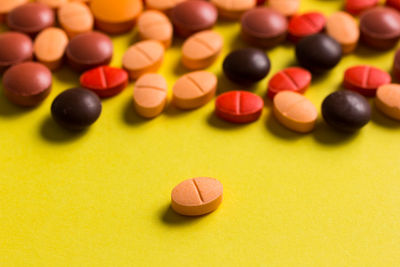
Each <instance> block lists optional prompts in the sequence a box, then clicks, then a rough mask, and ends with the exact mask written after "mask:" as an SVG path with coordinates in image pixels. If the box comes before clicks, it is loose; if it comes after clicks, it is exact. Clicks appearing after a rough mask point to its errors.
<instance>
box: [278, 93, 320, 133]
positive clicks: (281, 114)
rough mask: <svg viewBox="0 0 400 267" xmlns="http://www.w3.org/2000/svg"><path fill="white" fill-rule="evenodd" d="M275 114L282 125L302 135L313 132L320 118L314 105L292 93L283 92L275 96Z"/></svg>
mask: <svg viewBox="0 0 400 267" xmlns="http://www.w3.org/2000/svg"><path fill="white" fill-rule="evenodd" d="M273 112H274V115H275V117H276V118H277V120H278V121H279V122H280V123H281V124H282V125H284V126H286V127H287V128H288V129H290V130H293V131H296V132H300V133H307V132H310V131H312V130H313V129H314V126H315V122H316V121H317V117H318V111H317V109H316V107H315V106H314V105H313V103H311V101H309V100H308V99H307V98H305V97H304V96H303V95H301V94H299V93H296V92H292V91H282V92H280V93H278V94H277V95H276V96H275V98H274V108H273Z"/></svg>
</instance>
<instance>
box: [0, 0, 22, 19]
mask: <svg viewBox="0 0 400 267" xmlns="http://www.w3.org/2000/svg"><path fill="white" fill-rule="evenodd" d="M28 2H29V0H1V5H0V23H2V22H3V21H4V20H5V16H6V15H7V14H8V13H9V12H10V11H11V10H13V9H14V8H16V7H18V6H21V5H23V4H26V3H28Z"/></svg>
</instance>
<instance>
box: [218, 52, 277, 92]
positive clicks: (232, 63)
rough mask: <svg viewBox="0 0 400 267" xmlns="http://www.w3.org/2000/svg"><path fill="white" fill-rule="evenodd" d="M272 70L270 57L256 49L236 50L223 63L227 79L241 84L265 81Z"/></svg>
mask: <svg viewBox="0 0 400 267" xmlns="http://www.w3.org/2000/svg"><path fill="white" fill-rule="evenodd" d="M270 68H271V63H270V61H269V58H268V56H267V55H266V54H265V53H264V51H262V50H260V49H256V48H242V49H239V50H235V51H233V52H231V53H230V54H228V56H227V57H226V58H225V60H224V63H223V70H224V73H225V75H226V77H228V79H230V80H232V81H234V82H237V83H240V84H251V83H255V82H258V81H260V80H262V79H264V78H265V77H266V76H267V75H268V73H269V71H270Z"/></svg>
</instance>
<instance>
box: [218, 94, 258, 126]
mask: <svg viewBox="0 0 400 267" xmlns="http://www.w3.org/2000/svg"><path fill="white" fill-rule="evenodd" d="M263 107H264V101H263V100H262V98H261V97H259V96H258V95H256V94H253V93H251V92H247V91H230V92H226V93H223V94H221V95H219V96H218V98H217V100H216V101H215V114H216V115H217V116H218V117H219V118H221V119H223V120H226V121H229V122H232V123H250V122H253V121H256V120H258V118H259V117H260V116H261V113H262V109H263Z"/></svg>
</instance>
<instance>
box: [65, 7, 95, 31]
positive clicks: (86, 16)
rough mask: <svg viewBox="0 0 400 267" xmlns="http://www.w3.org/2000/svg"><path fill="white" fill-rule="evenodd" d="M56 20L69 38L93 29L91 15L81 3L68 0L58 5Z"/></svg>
mask: <svg viewBox="0 0 400 267" xmlns="http://www.w3.org/2000/svg"><path fill="white" fill-rule="evenodd" d="M58 21H59V23H60V25H61V27H62V28H63V29H64V30H65V31H66V33H67V34H68V36H69V37H70V38H73V37H74V36H76V35H78V34H81V33H85V32H90V31H92V30H93V24H94V19H93V15H92V13H91V12H90V9H89V8H88V6H87V5H85V4H83V3H79V2H70V3H66V4H64V5H62V6H60V8H59V9H58Z"/></svg>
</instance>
